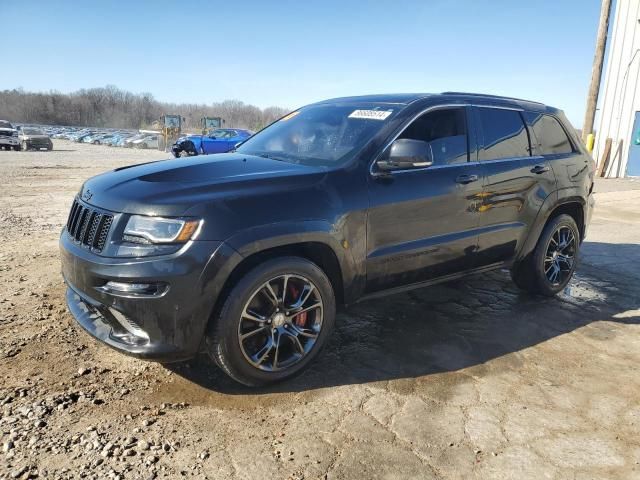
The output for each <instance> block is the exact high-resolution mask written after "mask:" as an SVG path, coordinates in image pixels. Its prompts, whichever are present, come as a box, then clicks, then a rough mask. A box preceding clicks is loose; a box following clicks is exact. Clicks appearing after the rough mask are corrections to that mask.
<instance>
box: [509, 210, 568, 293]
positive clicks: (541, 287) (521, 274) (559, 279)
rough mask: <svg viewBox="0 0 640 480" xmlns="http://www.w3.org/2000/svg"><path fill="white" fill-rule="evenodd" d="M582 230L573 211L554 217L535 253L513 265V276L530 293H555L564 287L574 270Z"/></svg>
mask: <svg viewBox="0 0 640 480" xmlns="http://www.w3.org/2000/svg"><path fill="white" fill-rule="evenodd" d="M579 248H580V231H579V230H578V226H577V225H576V222H575V220H574V219H573V217H571V216H570V215H566V214H562V215H558V216H557V217H554V218H552V219H551V220H550V221H549V223H547V225H546V226H545V227H544V230H542V234H541V235H540V238H539V239H538V243H537V244H536V248H535V249H534V251H533V253H532V254H531V255H529V256H528V257H527V258H526V259H525V260H523V261H521V262H519V263H518V264H516V265H514V266H513V268H512V269H511V278H512V279H513V281H514V283H515V284H516V285H517V286H518V287H519V288H521V289H522V290H525V291H527V292H529V293H534V294H541V295H545V296H548V297H551V296H554V295H556V294H558V293H559V292H561V291H562V290H564V288H565V287H566V286H567V284H568V283H569V281H570V280H571V278H572V277H573V273H574V272H575V269H576V265H577V261H578V251H579Z"/></svg>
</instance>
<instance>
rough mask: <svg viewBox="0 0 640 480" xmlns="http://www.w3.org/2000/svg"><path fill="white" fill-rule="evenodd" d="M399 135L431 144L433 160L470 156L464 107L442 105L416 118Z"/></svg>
mask: <svg viewBox="0 0 640 480" xmlns="http://www.w3.org/2000/svg"><path fill="white" fill-rule="evenodd" d="M398 138H408V139H411V140H422V141H423V142H427V143H429V144H430V145H431V150H432V152H433V163H434V164H435V165H448V164H454V163H464V162H466V161H467V158H468V155H469V154H468V147H467V145H468V140H467V118H466V114H465V109H464V108H443V109H439V110H434V111H431V112H428V113H425V114H424V115H422V116H420V117H418V118H416V119H415V120H414V121H413V122H412V123H411V124H410V125H409V126H408V127H407V128H406V130H405V131H404V132H402V134H401V135H400V136H399V137H398Z"/></svg>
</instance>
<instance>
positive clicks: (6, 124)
mask: <svg viewBox="0 0 640 480" xmlns="http://www.w3.org/2000/svg"><path fill="white" fill-rule="evenodd" d="M0 128H13V127H12V126H11V124H10V123H9V122H5V121H4V120H0Z"/></svg>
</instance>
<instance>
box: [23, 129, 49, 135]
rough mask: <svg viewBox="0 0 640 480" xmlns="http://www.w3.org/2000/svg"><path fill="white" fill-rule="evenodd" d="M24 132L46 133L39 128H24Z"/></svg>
mask: <svg viewBox="0 0 640 480" xmlns="http://www.w3.org/2000/svg"><path fill="white" fill-rule="evenodd" d="M22 132H23V133H25V134H27V135H44V133H42V130H38V129H37V128H23V129H22Z"/></svg>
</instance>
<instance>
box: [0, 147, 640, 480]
mask: <svg viewBox="0 0 640 480" xmlns="http://www.w3.org/2000/svg"><path fill="white" fill-rule="evenodd" d="M54 145H55V150H54V151H53V152H50V153H48V152H28V153H26V152H6V151H0V448H1V449H0V478H2V479H4V478H35V477H38V478H55V479H65V478H121V479H122V478H181V477H193V478H209V479H226V478H232V479H254V478H260V479H262V478H274V479H289V478H290V479H303V478H305V479H325V478H326V479H369V478H380V479H391V478H403V479H404V478H416V479H417V478H420V479H423V478H425V479H429V478H435V479H458V478H459V479H462V478H464V479H470V478H472V479H473V478H476V479H494V478H495V479H513V478H526V479H542V478H557V479H585V480H586V479H605V478H606V479H611V478H620V479H632V478H640V368H639V365H640V325H639V324H640V310H638V309H639V308H640V307H639V304H640V181H638V182H633V181H613V180H610V181H602V182H600V183H598V185H597V188H596V190H597V191H598V192H599V193H597V209H596V212H595V214H594V218H593V221H592V224H591V227H590V229H589V233H588V239H587V240H586V242H585V244H584V246H583V255H582V262H581V265H580V267H579V269H578V274H577V276H576V278H575V279H574V281H573V282H572V283H571V285H570V287H569V288H568V289H567V291H566V292H565V294H563V295H561V296H560V297H559V298H556V299H547V298H536V297H531V296H527V295H524V294H521V293H519V292H518V291H517V290H516V289H515V287H514V286H513V285H512V284H511V282H510V280H509V275H508V273H507V272H494V273H491V274H487V275H478V276H474V277H470V278H468V279H465V280H461V281H457V282H455V283H449V284H445V285H440V286H437V287H432V288H428V289H423V290H417V291H413V292H411V293H405V294H399V295H395V296H392V297H387V298H385V299H380V300H376V301H371V302H368V303H365V304H360V305H357V306H355V307H352V308H350V309H349V310H348V311H346V312H342V313H340V314H339V317H338V321H337V329H336V332H335V334H334V335H333V337H332V339H331V341H330V344H329V346H328V348H327V349H326V350H325V352H324V354H323V355H322V356H321V358H320V359H318V361H316V362H315V363H314V365H313V366H312V368H311V369H310V370H309V371H308V373H307V374H305V375H303V376H301V377H299V378H297V379H296V380H294V381H292V382H288V383H284V384H282V385H279V386H277V387H275V388H272V389H269V390H261V391H252V390H248V389H245V388H242V387H239V386H237V385H235V384H233V383H232V382H231V381H230V380H227V378H226V377H225V376H224V375H223V374H221V373H220V372H219V371H218V370H217V369H216V368H214V367H212V366H210V365H209V364H208V363H207V362H206V359H198V360H195V361H192V362H190V363H189V364H182V365H177V366H172V367H170V368H167V367H164V366H161V365H158V364H153V363H145V362H142V361H139V360H135V359H132V358H129V357H125V356H123V355H121V354H118V353H116V352H114V351H112V350H110V349H109V348H107V347H104V346H102V345H99V344H97V343H96V342H95V341H93V340H92V339H91V338H89V337H88V336H87V335H86V334H84V333H83V332H82V331H81V330H80V329H79V328H78V327H76V325H75V324H74V320H73V318H72V317H71V315H70V314H69V313H68V312H67V310H66V307H65V303H64V295H63V294H64V291H65V287H64V285H63V282H62V279H61V276H60V273H59V270H60V267H59V260H58V246H57V242H58V240H57V239H58V234H59V232H60V229H61V228H62V225H63V223H64V222H65V221H66V216H67V213H68V209H69V207H70V203H71V200H72V198H73V196H74V194H75V193H76V192H77V191H78V189H79V188H80V185H81V183H82V181H83V180H84V179H85V178H87V177H89V176H92V175H94V174H97V173H99V172H101V171H104V170H108V169H111V168H114V167H118V166H122V165H125V164H130V163H135V162H143V161H149V160H153V159H159V158H166V157H167V155H166V154H164V153H161V152H152V151H137V150H123V149H113V148H108V147H100V146H92V145H78V144H74V143H69V142H64V141H54Z"/></svg>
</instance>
